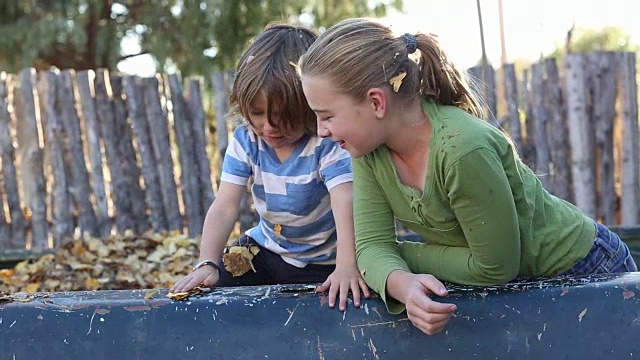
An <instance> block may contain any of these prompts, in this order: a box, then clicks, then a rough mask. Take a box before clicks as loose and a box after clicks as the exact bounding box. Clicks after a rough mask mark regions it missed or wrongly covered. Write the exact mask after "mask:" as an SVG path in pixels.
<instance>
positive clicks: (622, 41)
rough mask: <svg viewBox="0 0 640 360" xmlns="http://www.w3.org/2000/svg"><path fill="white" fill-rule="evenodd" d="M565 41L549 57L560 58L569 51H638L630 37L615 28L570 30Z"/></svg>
mask: <svg viewBox="0 0 640 360" xmlns="http://www.w3.org/2000/svg"><path fill="white" fill-rule="evenodd" d="M567 39H568V40H567V41H566V43H563V44H562V45H556V49H555V50H554V51H553V52H552V53H551V54H550V55H549V57H556V58H561V57H562V56H564V54H566V52H567V46H568V47H570V49H569V51H571V52H574V53H589V52H593V51H638V50H639V49H640V47H639V46H638V45H637V44H634V43H632V42H631V36H630V35H629V34H627V33H625V32H624V30H622V29H620V28H617V27H615V26H605V27H603V28H602V29H590V28H572V29H571V30H569V32H568V33H567Z"/></svg>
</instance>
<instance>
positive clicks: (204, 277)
mask: <svg viewBox="0 0 640 360" xmlns="http://www.w3.org/2000/svg"><path fill="white" fill-rule="evenodd" d="M245 191H246V187H245V186H241V185H236V184H232V183H228V182H225V181H222V182H221V183H220V189H219V190H218V194H217V196H216V199H215V200H214V201H213V203H212V204H211V206H210V207H209V211H208V212H207V216H206V217H205V220H204V225H203V229H202V240H201V242H200V256H199V259H198V262H200V261H203V260H212V261H214V262H215V263H216V264H218V266H220V268H222V264H221V259H222V253H223V251H224V248H225V246H226V244H227V241H228V239H229V235H231V231H232V230H233V226H234V224H235V222H236V220H237V219H238V213H239V208H240V201H241V200H242V195H243V194H244V192H245ZM219 278H220V274H219V273H218V270H216V269H214V268H213V267H212V266H203V267H201V268H199V269H197V270H195V271H193V272H191V273H190V274H189V275H187V276H185V277H183V278H182V279H180V280H178V281H177V282H176V283H175V284H174V285H173V286H172V287H171V292H184V291H189V290H191V289H193V288H194V287H196V286H198V285H200V284H201V283H202V284H204V285H205V286H212V285H215V284H216V283H217V282H218V280H219Z"/></svg>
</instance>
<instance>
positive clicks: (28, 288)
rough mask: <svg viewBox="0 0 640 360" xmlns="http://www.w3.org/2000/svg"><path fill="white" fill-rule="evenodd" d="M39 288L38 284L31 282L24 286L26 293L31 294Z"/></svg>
mask: <svg viewBox="0 0 640 360" xmlns="http://www.w3.org/2000/svg"><path fill="white" fill-rule="evenodd" d="M39 288H40V284H37V283H31V284H29V285H27V286H25V288H24V291H26V292H27V293H28V294H33V293H35V292H37V291H38V289H39Z"/></svg>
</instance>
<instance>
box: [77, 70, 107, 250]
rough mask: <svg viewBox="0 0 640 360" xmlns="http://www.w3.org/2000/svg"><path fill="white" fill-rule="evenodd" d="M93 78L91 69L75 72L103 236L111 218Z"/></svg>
mask: <svg viewBox="0 0 640 360" xmlns="http://www.w3.org/2000/svg"><path fill="white" fill-rule="evenodd" d="M94 80H95V74H94V72H93V70H83V71H79V72H78V73H76V83H77V84H78V94H79V96H80V104H81V107H82V119H83V120H84V127H85V134H86V136H87V137H86V139H87V150H88V151H89V161H90V163H91V187H92V188H93V195H94V199H95V201H96V215H97V220H98V229H99V230H98V231H99V233H100V237H102V238H104V237H106V236H108V234H109V233H110V232H111V220H110V219H109V212H108V205H107V194H106V191H105V188H104V174H103V171H102V163H103V161H102V153H101V151H100V138H101V135H100V126H99V125H98V118H97V117H96V107H95V103H94V96H95V89H94ZM112 180H113V178H112Z"/></svg>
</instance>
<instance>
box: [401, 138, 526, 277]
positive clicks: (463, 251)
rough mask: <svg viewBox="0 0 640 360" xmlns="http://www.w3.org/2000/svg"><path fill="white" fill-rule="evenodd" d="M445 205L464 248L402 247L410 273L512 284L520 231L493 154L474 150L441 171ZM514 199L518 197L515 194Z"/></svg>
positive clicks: (511, 198)
mask: <svg viewBox="0 0 640 360" xmlns="http://www.w3.org/2000/svg"><path fill="white" fill-rule="evenodd" d="M444 186H445V188H446V189H447V192H448V196H449V201H450V206H451V208H452V210H453V212H454V213H455V216H456V218H457V220H458V223H459V224H460V225H459V226H460V227H461V228H462V231H463V232H464V236H465V238H466V240H467V243H468V247H453V246H443V245H436V244H428V245H426V246H422V249H423V250H420V251H417V250H418V249H417V246H413V245H411V246H406V245H405V246H403V248H402V254H403V256H404V258H405V261H406V262H407V264H408V265H409V268H410V269H411V270H412V271H413V272H414V273H424V274H433V275H434V276H435V277H437V278H438V279H440V280H443V281H448V282H455V283H459V284H467V285H495V284H500V283H505V282H509V281H511V280H513V279H514V278H515V277H516V276H517V275H518V272H519V270H520V256H521V244H520V230H519V225H518V214H517V210H516V207H515V200H514V194H513V192H512V190H511V186H510V184H509V179H508V178H507V175H506V173H505V170H504V168H503V165H502V162H501V161H500V158H499V156H498V154H496V153H495V151H492V150H490V149H486V148H479V149H476V150H474V151H472V152H470V153H468V154H466V155H465V156H464V157H462V158H461V159H459V160H458V161H456V162H455V163H453V164H451V166H449V168H447V169H445V184H444ZM515 196H522V195H521V194H515Z"/></svg>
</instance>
